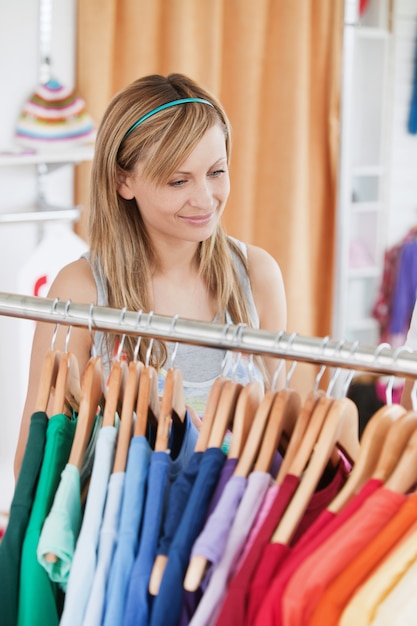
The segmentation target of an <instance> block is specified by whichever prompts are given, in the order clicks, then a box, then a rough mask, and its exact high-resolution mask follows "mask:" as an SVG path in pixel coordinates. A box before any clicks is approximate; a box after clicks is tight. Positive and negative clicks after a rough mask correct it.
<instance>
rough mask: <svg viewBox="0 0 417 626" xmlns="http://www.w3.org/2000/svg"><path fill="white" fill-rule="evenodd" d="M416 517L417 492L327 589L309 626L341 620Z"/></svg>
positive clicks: (326, 625)
mask: <svg viewBox="0 0 417 626" xmlns="http://www.w3.org/2000/svg"><path fill="white" fill-rule="evenodd" d="M416 519H417V492H415V493H413V494H412V495H411V496H408V499H407V501H406V502H405V503H404V504H403V505H402V507H401V508H400V510H399V511H398V513H397V514H396V515H395V516H394V517H393V518H392V519H391V520H390V521H389V522H388V523H387V524H386V525H385V526H384V528H383V529H382V530H381V531H380V532H379V533H378V534H377V535H376V536H375V538H374V539H373V540H372V541H371V542H370V543H368V544H367V546H366V547H365V548H364V549H363V550H362V551H361V552H360V554H358V556H357V557H356V558H355V559H354V560H353V561H352V562H351V563H350V564H349V565H348V566H347V567H346V568H345V569H344V570H343V572H342V573H341V574H339V575H338V576H337V578H336V579H335V580H334V581H333V582H332V583H331V584H330V586H329V587H328V588H327V589H326V591H325V592H324V593H323V595H322V596H321V599H320V601H319V603H318V604H317V606H316V609H315V611H314V613H313V617H312V619H311V621H310V626H332V625H333V624H337V623H338V622H339V618H340V617H341V615H342V613H343V611H344V608H345V606H346V604H347V603H348V601H349V599H350V598H351V597H352V596H353V594H354V593H355V591H356V589H357V588H358V587H359V586H360V585H361V584H362V583H363V582H364V581H365V580H366V579H367V578H368V576H369V574H370V573H371V572H372V571H373V570H374V569H375V568H376V567H377V566H378V565H379V564H380V562H381V561H382V560H383V559H384V557H385V556H386V555H387V554H388V552H389V551H390V550H391V549H392V548H393V547H395V545H396V544H397V543H398V542H399V541H400V540H401V539H402V537H403V536H404V534H405V533H406V532H407V531H408V530H409V529H410V528H411V526H412V525H413V524H414V523H415V521H416Z"/></svg>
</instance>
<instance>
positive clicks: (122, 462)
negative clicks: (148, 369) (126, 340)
mask: <svg viewBox="0 0 417 626" xmlns="http://www.w3.org/2000/svg"><path fill="white" fill-rule="evenodd" d="M142 368H143V363H141V362H140V361H131V362H130V363H129V368H128V372H127V379H126V387H125V391H124V394H123V403H122V412H121V415H120V428H119V435H118V438H117V444H116V452H115V455H114V462H113V470H112V471H113V474H115V473H117V472H125V471H126V465H127V457H128V454H129V446H130V440H131V438H132V433H133V414H134V410H135V405H136V402H137V397H138V389H139V379H140V376H141V371H142Z"/></svg>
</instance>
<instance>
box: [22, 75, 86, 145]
mask: <svg viewBox="0 0 417 626" xmlns="http://www.w3.org/2000/svg"><path fill="white" fill-rule="evenodd" d="M15 136H16V141H17V142H18V143H19V144H21V145H23V146H32V147H40V146H42V147H48V148H54V147H68V146H69V145H73V144H74V143H76V144H81V143H82V144H85V143H90V142H92V141H93V140H94V138H95V128H94V122H93V120H92V118H91V116H90V115H89V113H87V111H86V106H85V102H84V100H83V99H82V98H80V97H79V96H77V94H76V93H75V91H74V90H73V89H69V88H68V87H64V86H63V85H61V84H60V83H59V82H58V81H57V80H55V79H51V80H49V81H48V82H46V83H44V84H42V85H40V86H39V87H37V89H36V91H35V92H34V93H33V94H32V95H31V97H30V98H29V99H28V100H27V102H26V103H25V105H24V106H23V109H22V111H21V113H20V116H19V119H18V121H17V125H16V132H15Z"/></svg>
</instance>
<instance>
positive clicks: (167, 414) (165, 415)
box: [155, 367, 186, 451]
mask: <svg viewBox="0 0 417 626" xmlns="http://www.w3.org/2000/svg"><path fill="white" fill-rule="evenodd" d="M185 413H186V406H185V399H184V387H183V381H182V373H181V370H179V369H178V368H176V367H170V368H169V369H168V370H167V375H166V378H165V382H164V390H163V393H162V398H161V405H160V409H159V421H158V429H157V433H156V441H155V450H159V451H161V450H167V449H168V444H169V439H170V435H171V428H172V426H173V425H174V428H175V426H176V427H177V431H176V432H175V430H174V431H173V436H174V437H175V435H177V436H178V437H179V441H176V442H175V441H174V443H173V446H174V445H175V447H176V448H177V449H178V448H179V447H180V446H181V443H182V436H183V432H182V431H183V427H184V419H185Z"/></svg>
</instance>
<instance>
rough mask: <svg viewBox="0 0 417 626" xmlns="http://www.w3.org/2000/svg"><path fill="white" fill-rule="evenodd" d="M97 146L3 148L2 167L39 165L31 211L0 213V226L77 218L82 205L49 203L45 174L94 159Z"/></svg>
mask: <svg viewBox="0 0 417 626" xmlns="http://www.w3.org/2000/svg"><path fill="white" fill-rule="evenodd" d="M93 155H94V146H93V145H92V144H89V145H79V146H72V147H70V148H69V149H66V150H51V151H44V150H42V151H38V152H33V151H30V150H25V149H23V148H22V149H20V148H17V149H16V150H13V151H4V152H2V151H0V167H6V168H7V167H9V168H10V167H11V168H15V167H19V166H27V165H29V166H31V165H33V166H36V173H37V181H38V200H37V203H36V205H34V206H33V207H32V208H31V210H29V211H19V212H13V213H0V225H1V224H9V223H18V222H42V221H52V220H60V219H65V220H71V221H76V220H77V219H78V218H79V216H80V207H75V206H74V207H69V208H67V207H61V206H56V205H52V204H50V203H48V201H47V198H46V193H45V187H46V177H47V175H48V174H49V173H50V172H53V171H55V170H56V169H59V168H61V167H63V166H67V165H69V166H75V165H77V164H78V163H82V162H84V161H91V160H92V158H93Z"/></svg>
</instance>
